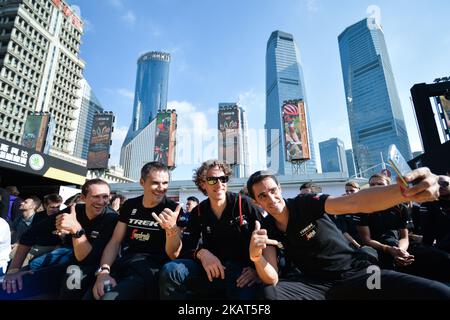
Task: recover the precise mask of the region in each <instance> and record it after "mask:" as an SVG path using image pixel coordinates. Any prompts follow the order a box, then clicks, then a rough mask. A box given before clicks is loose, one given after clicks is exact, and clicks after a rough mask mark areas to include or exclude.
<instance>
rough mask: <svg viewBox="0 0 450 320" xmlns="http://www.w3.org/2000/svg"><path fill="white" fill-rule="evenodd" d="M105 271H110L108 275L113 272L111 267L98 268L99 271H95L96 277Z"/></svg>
mask: <svg viewBox="0 0 450 320" xmlns="http://www.w3.org/2000/svg"><path fill="white" fill-rule="evenodd" d="M103 270H107V271H108V273H110V272H111V269H110V268H109V267H107V266H103V267H100V268H98V269H97V271H95V274H94V275H95V276H98V275H99V273H100V272H102V271H103Z"/></svg>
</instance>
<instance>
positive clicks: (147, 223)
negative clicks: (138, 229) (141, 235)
mask: <svg viewBox="0 0 450 320" xmlns="http://www.w3.org/2000/svg"><path fill="white" fill-rule="evenodd" d="M130 224H132V225H134V226H143V227H159V223H158V222H156V221H152V220H139V219H130Z"/></svg>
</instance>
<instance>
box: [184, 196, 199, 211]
mask: <svg viewBox="0 0 450 320" xmlns="http://www.w3.org/2000/svg"><path fill="white" fill-rule="evenodd" d="M199 203H200V201H199V200H198V199H197V198H196V197H194V196H190V197H188V198H187V199H186V211H187V212H189V213H191V212H192V210H193V209H194V208H195V207H196V206H198V204H199Z"/></svg>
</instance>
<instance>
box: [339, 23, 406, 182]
mask: <svg viewBox="0 0 450 320" xmlns="http://www.w3.org/2000/svg"><path fill="white" fill-rule="evenodd" d="M338 40H339V50H340V54H341V65H342V74H343V77H344V86H345V95H346V98H347V110H348V119H349V123H350V133H351V137H352V145H353V153H354V156H355V164H356V169H357V171H358V172H361V173H362V175H363V176H365V177H368V176H370V175H371V174H373V173H374V172H379V171H380V170H381V166H379V164H380V163H381V162H382V156H383V158H384V160H386V155H387V150H388V147H389V145H390V144H395V145H397V147H398V149H399V150H400V152H401V153H402V154H403V156H404V157H405V158H406V159H407V160H409V159H411V149H410V146H409V140H408V135H407V132H406V128H405V120H404V118H403V112H402V109H401V105H400V99H399V96H398V92H397V88H396V85H395V81H394V75H393V73H392V68H391V63H390V61H389V55H388V52H387V47H386V42H385V40H384V33H383V30H382V28H381V26H380V25H379V24H378V23H377V22H376V21H375V19H373V18H366V19H364V20H362V21H359V22H357V23H355V24H354V25H352V26H350V27H348V28H347V29H345V30H344V32H342V33H341V34H340V35H339V37H338Z"/></svg>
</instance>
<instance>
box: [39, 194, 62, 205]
mask: <svg viewBox="0 0 450 320" xmlns="http://www.w3.org/2000/svg"><path fill="white" fill-rule="evenodd" d="M43 202H44V206H46V205H48V204H49V203H50V202H59V203H62V202H63V198H62V197H61V196H60V195H59V194H57V193H50V194H48V195H46V196H45V197H44V201H43Z"/></svg>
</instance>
